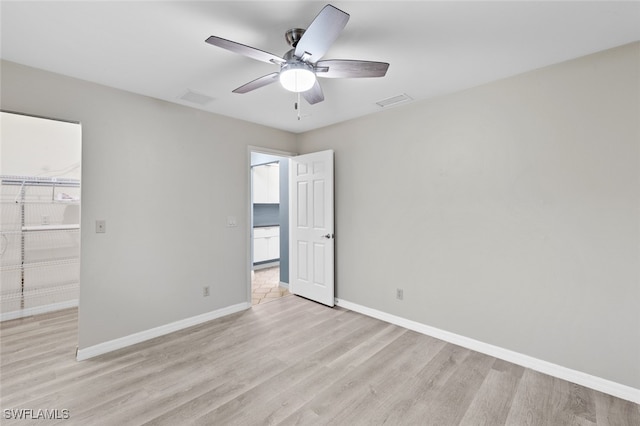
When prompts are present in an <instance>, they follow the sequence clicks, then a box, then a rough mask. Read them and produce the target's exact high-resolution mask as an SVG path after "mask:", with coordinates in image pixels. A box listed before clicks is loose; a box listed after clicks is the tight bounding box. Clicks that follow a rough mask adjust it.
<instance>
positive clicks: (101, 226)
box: [96, 219, 107, 234]
mask: <svg viewBox="0 0 640 426" xmlns="http://www.w3.org/2000/svg"><path fill="white" fill-rule="evenodd" d="M105 232H107V221H106V220H103V219H101V220H96V234H104V233H105Z"/></svg>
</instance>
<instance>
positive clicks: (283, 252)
mask: <svg viewBox="0 0 640 426" xmlns="http://www.w3.org/2000/svg"><path fill="white" fill-rule="evenodd" d="M289 156H290V154H288V153H281V152H276V151H271V150H262V149H260V148H255V149H250V164H249V170H250V183H251V185H250V188H251V190H250V203H249V205H250V218H251V224H250V230H251V232H250V253H251V255H250V258H251V260H250V277H251V280H250V281H251V283H250V293H251V303H252V305H258V304H261V303H267V302H270V301H272V300H275V299H278V298H280V297H283V296H287V295H288V294H289V291H288V289H289V159H288V158H289Z"/></svg>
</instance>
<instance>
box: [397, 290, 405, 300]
mask: <svg viewBox="0 0 640 426" xmlns="http://www.w3.org/2000/svg"><path fill="white" fill-rule="evenodd" d="M403 298H404V290H403V289H401V288H396V299H398V300H402V299H403Z"/></svg>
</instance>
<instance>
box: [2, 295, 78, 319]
mask: <svg viewBox="0 0 640 426" xmlns="http://www.w3.org/2000/svg"><path fill="white" fill-rule="evenodd" d="M76 307H78V299H73V300H65V301H64V302H58V303H52V304H50V305H43V306H34V307H32V308H25V309H20V310H18V311H12V312H2V313H0V321H8V320H12V319H17V318H24V317H30V316H32V315H40V314H46V313H47V312H54V311H60V310H62V309H68V308H76Z"/></svg>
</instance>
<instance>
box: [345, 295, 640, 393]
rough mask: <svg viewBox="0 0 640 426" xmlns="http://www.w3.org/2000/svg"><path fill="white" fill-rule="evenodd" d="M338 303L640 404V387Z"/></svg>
mask: <svg viewBox="0 0 640 426" xmlns="http://www.w3.org/2000/svg"><path fill="white" fill-rule="evenodd" d="M336 305H338V306H340V307H343V308H345V309H349V310H351V311H354V312H358V313H361V314H363V315H367V316H369V317H373V318H376V319H379V320H382V321H385V322H388V323H391V324H395V325H397V326H400V327H404V328H407V329H409V330H413V331H416V332H418V333H421V334H426V335H427V336H431V337H435V338H436V339H440V340H444V341H445V342H449V343H453V344H455V345H458V346H462V347H465V348H467V349H471V350H474V351H476V352H480V353H483V354H486V355H490V356H493V357H496V358H499V359H502V360H505V361H508V362H511V363H514V364H517V365H521V366H523V367H526V368H530V369H532V370H535V371H539V372H540V373H544V374H548V375H550V376H553V377H557V378H559V379H563V380H567V381H569V382H572V383H576V384H579V385H582V386H585V387H588V388H591V389H595V390H597V391H599V392H604V393H606V394H609V395H613V396H615V397H618V398H622V399H625V400H627V401H631V402H635V403H636V404H640V389H636V388H632V387H630V386H627V385H623V384H621V383H616V382H612V381H610V380H607V379H603V378H601V377H596V376H592V375H590V374H587V373H583V372H582V371H577V370H572V369H570V368H567V367H563V366H561V365H557V364H553V363H551V362H547V361H543V360H541V359H537V358H534V357H531V356H529V355H524V354H521V353H519V352H514V351H511V350H509V349H504V348H501V347H499V346H494V345H491V344H488V343H484V342H480V341H478V340H474V339H471V338H469V337H465V336H461V335H459V334H455V333H451V332H449V331H445V330H441V329H439V328H435V327H431V326H428V325H425V324H422V323H419V322H416V321H412V320H409V319H406V318H402V317H398V316H396V315H392V314H388V313H386V312H382V311H378V310H376V309H372V308H368V307H366V306H362V305H358V304H356V303H352V302H349V301H346V300H342V299H338V298H336Z"/></svg>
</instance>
